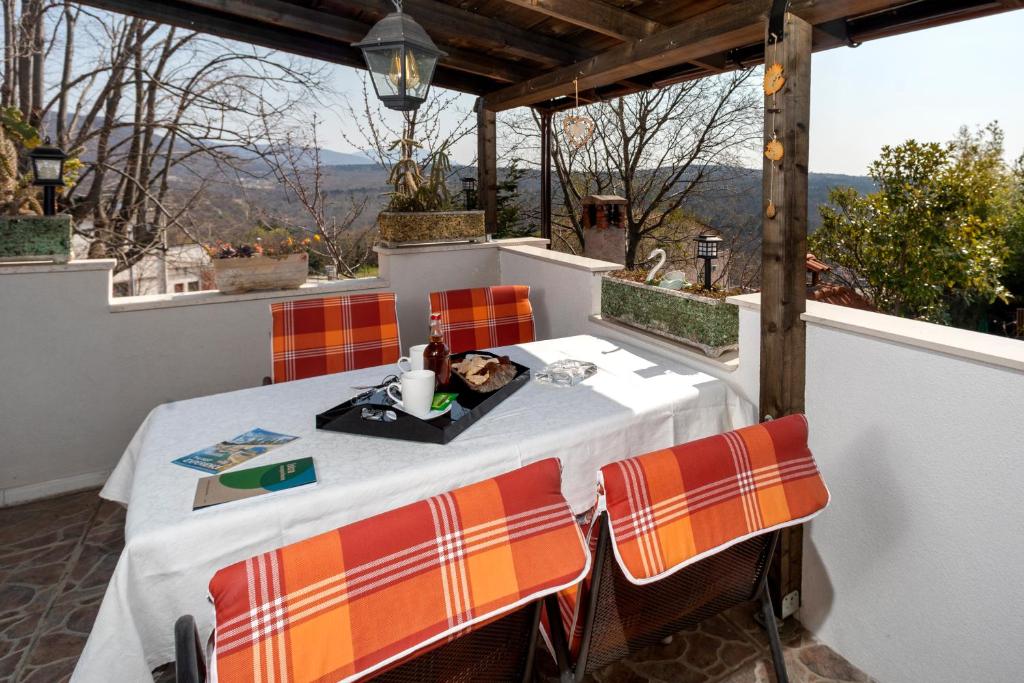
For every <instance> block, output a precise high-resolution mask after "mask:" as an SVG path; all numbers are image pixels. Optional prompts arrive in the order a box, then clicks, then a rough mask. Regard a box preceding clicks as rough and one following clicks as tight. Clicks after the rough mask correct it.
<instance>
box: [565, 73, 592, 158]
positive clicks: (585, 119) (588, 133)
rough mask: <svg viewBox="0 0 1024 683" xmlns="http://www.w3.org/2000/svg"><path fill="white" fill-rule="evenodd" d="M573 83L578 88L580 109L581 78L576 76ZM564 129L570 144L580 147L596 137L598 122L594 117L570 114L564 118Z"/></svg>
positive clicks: (577, 104)
mask: <svg viewBox="0 0 1024 683" xmlns="http://www.w3.org/2000/svg"><path fill="white" fill-rule="evenodd" d="M572 84H573V86H574V87H575V88H576V109H579V106H580V83H579V79H576V78H574V79H573V81H572ZM562 130H563V131H565V138H566V140H568V141H569V144H570V145H572V147H573V149H580V148H582V147H583V146H584V145H585V144H587V143H588V142H590V139H591V138H592V137H594V133H595V132H596V130H597V124H596V123H594V119H592V118H590V117H589V116H585V115H584V116H580V115H578V114H570V115H568V116H566V117H565V118H563V119H562Z"/></svg>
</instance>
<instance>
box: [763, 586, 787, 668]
mask: <svg viewBox="0 0 1024 683" xmlns="http://www.w3.org/2000/svg"><path fill="white" fill-rule="evenodd" d="M761 616H762V617H763V618H764V629H765V630H766V631H767V632H768V646H769V647H770V648H771V651H772V666H774V668H775V680H776V683H789V675H788V674H787V673H786V660H785V658H784V657H783V655H782V641H780V640H779V629H778V627H777V626H776V625H775V610H774V609H773V608H772V596H771V595H769V594H768V586H765V585H762V586H761Z"/></svg>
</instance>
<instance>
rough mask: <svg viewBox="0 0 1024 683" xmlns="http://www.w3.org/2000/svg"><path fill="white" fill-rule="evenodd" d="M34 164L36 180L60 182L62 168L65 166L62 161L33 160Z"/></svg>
mask: <svg viewBox="0 0 1024 683" xmlns="http://www.w3.org/2000/svg"><path fill="white" fill-rule="evenodd" d="M32 163H33V164H34V165H35V176H36V180H45V181H51V182H54V181H57V180H60V178H61V166H63V163H62V162H61V160H60V159H33V160H32Z"/></svg>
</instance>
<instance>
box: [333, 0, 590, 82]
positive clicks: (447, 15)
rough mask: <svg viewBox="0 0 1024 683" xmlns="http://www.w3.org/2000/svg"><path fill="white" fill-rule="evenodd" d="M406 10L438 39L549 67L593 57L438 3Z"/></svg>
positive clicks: (371, 0) (356, 1)
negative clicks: (474, 46) (485, 49)
mask: <svg viewBox="0 0 1024 683" xmlns="http://www.w3.org/2000/svg"><path fill="white" fill-rule="evenodd" d="M318 5H319V6H320V7H324V8H337V9H339V10H349V11H351V10H360V11H363V12H367V13H369V14H371V15H372V16H375V17H380V16H383V15H384V13H385V12H386V11H387V9H388V8H389V7H390V3H388V2H387V1H386V0H320V2H318ZM403 7H404V10H405V12H406V13H408V14H409V15H410V16H412V17H414V18H415V19H416V21H417V22H418V23H419V24H420V25H421V26H423V28H425V29H426V30H427V33H429V34H430V36H431V37H432V38H434V39H435V40H437V39H438V38H439V37H440V38H442V39H453V40H456V41H460V42H473V43H478V44H481V45H484V46H486V47H488V48H492V49H499V50H502V51H504V52H506V53H508V54H511V55H515V56H517V57H523V58H526V59H530V60H533V61H536V62H539V63H541V64H545V65H547V66H555V65H562V64H567V63H571V62H573V61H575V60H578V59H581V58H585V57H587V56H589V54H590V53H588V52H585V51H583V50H581V49H579V48H577V47H575V46H573V45H571V44H567V43H566V42H564V41H561V40H558V39H556V38H551V37H549V36H546V35H544V34H542V33H538V32H537V31H528V30H526V29H522V28H519V27H518V26H514V25H512V24H509V23H507V22H503V21H500V20H498V19H492V18H490V17H485V16H482V15H480V14H475V13H474V12H470V11H468V10H464V9H460V8H458V7H453V6H451V5H446V4H445V3H443V2H438V1H437V0H404V4H403Z"/></svg>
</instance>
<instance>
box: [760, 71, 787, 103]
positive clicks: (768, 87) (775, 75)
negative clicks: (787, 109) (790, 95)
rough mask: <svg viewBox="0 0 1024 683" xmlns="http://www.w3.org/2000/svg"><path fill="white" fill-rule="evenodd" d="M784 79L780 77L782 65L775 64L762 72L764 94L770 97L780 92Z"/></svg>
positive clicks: (784, 82)
mask: <svg viewBox="0 0 1024 683" xmlns="http://www.w3.org/2000/svg"><path fill="white" fill-rule="evenodd" d="M785 84H786V78H785V76H783V75H782V65H781V64H778V63H775V64H772V65H771V66H769V67H767V68H766V69H765V70H764V94H765V95H768V96H771V95H774V94H775V93H777V92H779V91H780V90H782V86H784V85H785Z"/></svg>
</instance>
